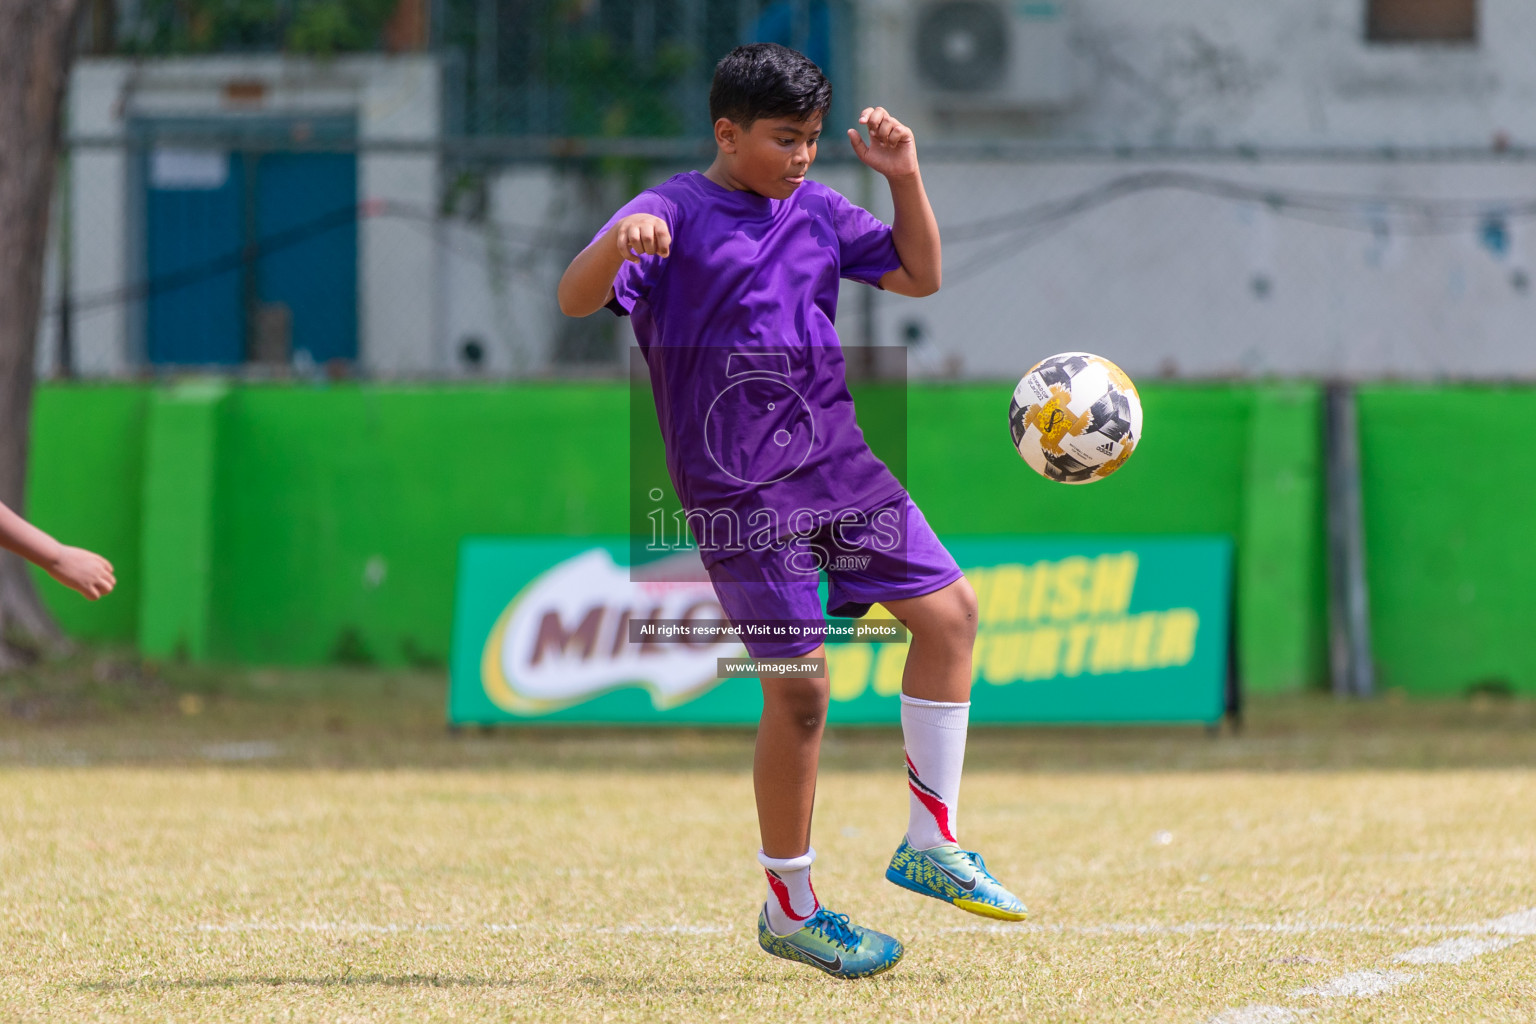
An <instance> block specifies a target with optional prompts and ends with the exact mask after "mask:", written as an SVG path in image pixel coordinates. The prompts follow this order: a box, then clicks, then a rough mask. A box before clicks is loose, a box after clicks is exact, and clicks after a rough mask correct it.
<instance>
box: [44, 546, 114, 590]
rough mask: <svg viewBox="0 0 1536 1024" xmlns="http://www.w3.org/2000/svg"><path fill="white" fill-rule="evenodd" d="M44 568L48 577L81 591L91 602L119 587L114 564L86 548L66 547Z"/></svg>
mask: <svg viewBox="0 0 1536 1024" xmlns="http://www.w3.org/2000/svg"><path fill="white" fill-rule="evenodd" d="M43 568H45V569H47V570H48V575H50V576H52V577H53V578H54V579H56V580H58V581H59V582H60V583H62V584H64V585H65V586H66V587H69V588H70V589H72V590H78V591H80V593H82V594H84V595H85V596H86V598H87V599H88V600H91V601H94V600H96V599H97V598H98V597H105V596H106V595H108V594H110V593H112V588H113V587H115V586H117V577H115V576H113V575H112V563H111V562H109V561H107V560H106V559H105V558H102V557H101V556H100V555H98V554H96V553H94V552H91V551H87V550H85V549H84V548H72V547H68V546H64V547H62V548H61V549H60V550H59V556H58V557H57V558H55V559H54V560H53V562H52V563H50V564H48V565H45V566H44V567H43Z"/></svg>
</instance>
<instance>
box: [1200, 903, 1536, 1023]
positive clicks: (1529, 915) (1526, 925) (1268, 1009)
mask: <svg viewBox="0 0 1536 1024" xmlns="http://www.w3.org/2000/svg"><path fill="white" fill-rule="evenodd" d="M1444 931H1449V932H1459V933H1461V934H1460V935H1458V936H1456V937H1454V938H1449V939H1444V940H1442V941H1440V942H1436V943H1434V944H1433V945H1429V946H1419V947H1418V948H1416V949H1409V950H1405V951H1403V952H1401V953H1397V954H1395V955H1394V956H1393V957H1392V960H1393V961H1394V962H1395V963H1400V964H1417V965H1424V966H1429V965H1433V964H1460V963H1465V962H1467V961H1468V960H1471V959H1473V958H1474V957H1479V956H1482V955H1483V954H1485V953H1496V952H1498V951H1499V950H1501V949H1508V948H1509V947H1510V946H1513V945H1515V944H1516V943H1517V942H1523V941H1525V939H1526V937H1528V936H1532V935H1536V907H1532V908H1531V909H1529V910H1521V911H1517V912H1515V913H1513V914H1506V915H1504V916H1503V917H1496V918H1494V919H1493V920H1491V921H1483V922H1480V923H1478V924H1469V925H1462V926H1460V927H1456V928H1447V929H1444ZM1478 936H1486V937H1484V938H1479V937H1478ZM1421 977H1423V975H1422V974H1413V973H1409V972H1408V971H1393V970H1385V969H1380V968H1378V969H1375V970H1365V971H1352V972H1350V973H1349V974H1343V975H1340V976H1339V977H1337V978H1332V979H1329V980H1328V981H1325V982H1322V983H1321V984H1318V985H1309V986H1308V987H1306V988H1299V989H1297V990H1296V991H1294V992H1292V993H1291V998H1292V999H1368V998H1370V997H1371V996H1377V995H1381V994H1382V993H1384V992H1390V991H1392V990H1393V989H1396V988H1398V987H1400V986H1402V985H1406V984H1408V983H1409V982H1412V981H1417V980H1418V979H1419V978H1421ZM1310 1012H1311V1011H1310V1010H1307V1009H1302V1008H1294V1007H1288V1006H1258V1005H1251V1006H1239V1007H1232V1008H1231V1009H1228V1010H1223V1011H1222V1012H1221V1013H1218V1014H1217V1015H1216V1016H1214V1017H1212V1018H1210V1020H1209V1021H1208V1024H1271V1022H1273V1024H1286V1022H1289V1021H1294V1020H1297V1019H1299V1018H1300V1017H1301V1016H1303V1015H1305V1014H1308V1013H1310Z"/></svg>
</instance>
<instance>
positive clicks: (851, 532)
mask: <svg viewBox="0 0 1536 1024" xmlns="http://www.w3.org/2000/svg"><path fill="white" fill-rule="evenodd" d="M823 572H825V573H826V576H827V584H828V585H827V609H826V614H827V615H831V616H834V617H836V618H855V619H856V618H859V617H861V616H863V615H864V614H865V613H866V612H868V611H869V609H870V606H871V605H874V604H876V603H878V602H880V601H889V600H897V599H899V598H906V597H921V596H922V595H923V594H931V593H933V592H934V591H935V590H941V589H943V588H944V587H947V586H949V585H950V584H951V583H953V582H955V580H958V579H959V578H960V577H961V576H962V575H964V574H963V573H962V572H961V571H960V566H959V565H958V564H957V563H956V562H955V559H954V557H953V556H952V555H951V554H950V553H949V551H948V550H946V549H945V547H944V545H943V544H942V543H940V542H939V538H938V536H937V535H936V534H935V533H934V532H933V527H931V526H929V525H928V520H926V519H924V518H923V513H922V512H921V511H920V510H919V509H918V507H917V506H916V505H915V504H913V503H912V499H911V497H909V496H908V495H907V493H906V492H905V491H903V492H902V493H901V495H900V496H899V497H897V498H895V499H894V500H892V501H891V502H890V503H888V504H886V505H883V506H881V507H880V508H878V509H875V510H874V511H872V512H869V513H867V514H866V515H865V516H863V517H856V518H853V519H848V520H844V521H842V522H838V523H826V524H823V525H822V526H820V527H819V528H817V529H816V530H815V531H814V532H812V533H808V534H802V535H799V536H797V537H795V538H794V539H793V540H792V541H791V542H790V543H788V544H787V545H785V546H783V547H779V548H774V549H767V550H761V551H742V552H738V553H735V554H732V555H728V556H727V557H725V558H722V559H720V560H719V561H717V562H715V563H714V564H713V565H711V566H710V567H709V579H710V582H711V583H713V584H714V587H715V595H716V596H717V597H718V598H719V599H720V607H721V608H723V609H724V610H725V614H726V617H727V618H729V619H730V620H731V622H732V623H734V624H735V625H736V626H737V627H739V628H740V629H741V631H742V637H741V639H742V642H743V643H744V644H746V647H747V653H749V654H750V655H751V656H752V657H754V658H794V657H799V656H801V655H803V654H809V653H810V652H811V651H814V650H815V649H816V648H817V647H819V646H820V645H821V643H822V637H821V636H820V635H816V634H815V630H816V629H818V628H824V624H825V621H826V620H825V616H824V615H823V614H822V609H821V602H820V601H819V600H818V597H817V586H818V584H819V582H820V579H821V574H822V573H823ZM785 624H794V625H796V626H798V627H799V628H800V635H799V636H791V635H786V634H787V633H788V631H787V630H786V629H785V628H784V627H785ZM753 625H756V626H758V627H759V629H760V630H761V631H762V632H759V634H758V635H756V636H754V635H753V630H752V629H751V628H749V627H751V626H753ZM806 634H811V635H806Z"/></svg>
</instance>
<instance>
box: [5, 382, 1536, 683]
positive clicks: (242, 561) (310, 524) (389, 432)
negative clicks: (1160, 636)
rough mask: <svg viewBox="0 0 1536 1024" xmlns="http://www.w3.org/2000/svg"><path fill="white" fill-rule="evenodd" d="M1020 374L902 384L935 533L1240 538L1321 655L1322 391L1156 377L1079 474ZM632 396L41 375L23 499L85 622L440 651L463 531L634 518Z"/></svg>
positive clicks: (1252, 588)
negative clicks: (81, 575)
mask: <svg viewBox="0 0 1536 1024" xmlns="http://www.w3.org/2000/svg"><path fill="white" fill-rule="evenodd" d="M1010 388H1011V385H1010V384H1002V383H991V384H974V383H968V384H964V385H953V386H946V385H922V386H914V387H913V388H912V390H911V394H910V397H909V403H908V410H909V417H910V422H909V427H908V459H907V462H908V473H909V485H910V487H911V490H912V493H913V495H914V496H915V498H916V499H917V501H918V502H919V504H920V505H921V506H922V507H923V508H924V510H925V512H926V513H927V516H928V518H929V520H930V521H931V522H932V523H933V525H934V526H935V528H936V529H937V530H938V531H939V533H940V535H941V536H961V535H996V534H1008V533H1026V534H1091V535H1110V534H1114V535H1125V534H1187V533H1200V534H1210V533H1224V534H1228V535H1231V536H1232V537H1234V538H1235V539H1236V541H1237V550H1238V556H1237V558H1238V561H1237V575H1238V608H1237V610H1238V619H1237V622H1238V633H1239V638H1240V652H1241V668H1242V671H1243V673H1244V677H1245V681H1246V683H1247V685H1248V686H1249V687H1250V688H1251V689H1254V690H1283V689H1291V688H1296V687H1301V686H1304V685H1308V684H1314V683H1317V682H1319V681H1320V680H1321V679H1322V678H1323V674H1324V649H1325V645H1324V625H1325V620H1324V613H1323V609H1324V594H1325V586H1324V570H1323V562H1322V552H1323V543H1322V523H1323V518H1322V506H1321V501H1322V494H1321V489H1320V484H1319V481H1320V479H1321V467H1320V465H1319V462H1318V452H1319V447H1320V442H1319V435H1318V431H1319V424H1320V419H1321V417H1320V406H1319V401H1320V400H1319V394H1318V391H1317V389H1315V388H1313V387H1311V386H1291V385H1275V386H1237V385H1231V386H1227V385H1208V386H1166V385H1154V386H1152V387H1149V388H1147V389H1145V390H1144V391H1143V401H1144V405H1145V411H1146V424H1147V439H1146V441H1145V442H1144V443H1143V445H1142V446H1141V448H1140V449H1139V450H1138V451H1137V453H1136V455H1135V457H1134V458H1132V459H1131V460H1130V462H1129V463H1127V465H1126V466H1125V468H1124V469H1122V470H1121V471H1120V472H1119V473H1117V474H1116V475H1115V476H1114V477H1113V478H1111V479H1109V480H1107V481H1104V482H1102V483H1097V484H1093V485H1089V486H1083V487H1065V486H1061V485H1057V484H1051V483H1048V482H1046V481H1044V480H1042V479H1040V478H1039V477H1037V476H1035V475H1034V474H1033V473H1031V472H1030V471H1029V470H1028V469H1027V468H1026V467H1025V466H1024V465H1023V463H1022V462H1021V461H1020V460H1019V458H1018V456H1017V454H1016V453H1014V452H1013V450H1012V448H1011V446H1010V445H1009V443H1008V435H1007V428H1006V425H1005V420H1006V412H1007V405H1008V396H1009V394H1010ZM1530 400H1532V401H1536V398H1533V399H1530ZM1371 407H1372V406H1371V404H1370V403H1369V402H1367V403H1366V409H1369V408H1371ZM626 414H627V396H626V388H625V385H624V384H623V383H622V382H614V383H584V384H519V385H497V386H485V387H467V386H458V387H450V386H446V385H439V386H423V387H406V386H333V387H321V388H308V387H301V386H230V387H228V388H225V387H223V386H210V385H206V384H184V385H180V386H174V387H171V386H167V387H155V388H151V387H147V386H124V387H91V386H63V385H49V386H45V387H43V388H41V389H40V391H39V393H38V396H37V413H36V419H35V426H34V437H33V454H32V462H31V469H30V486H31V492H30V494H31V497H30V506H29V511H30V514H31V515H32V516H33V518H34V519H36V520H37V522H38V523H39V524H40V525H43V526H44V527H45V528H47V529H49V530H50V531H52V532H54V533H55V534H57V535H58V536H60V537H61V539H64V540H66V541H69V542H74V543H80V544H84V545H86V546H90V547H94V548H96V549H98V550H100V551H102V552H103V553H104V554H106V555H107V556H108V557H109V558H111V559H112V561H113V562H114V564H115V565H116V566H117V568H118V576H119V580H120V581H121V584H120V588H119V590H118V592H117V593H116V594H114V595H113V596H112V597H111V598H109V599H108V600H106V601H103V602H100V603H98V604H96V605H90V604H87V603H86V602H84V601H82V600H80V599H79V598H78V597H76V596H75V595H73V594H70V593H68V592H66V591H64V590H63V589H62V588H60V587H58V586H57V585H56V584H53V583H51V582H45V583H43V584H42V585H43V586H44V590H45V593H46V595H47V600H48V602H49V604H50V606H51V607H52V608H53V609H54V610H55V612H56V613H57V614H58V615H59V618H60V620H61V622H62V623H63V624H64V626H65V627H66V629H68V630H69V631H71V632H72V633H74V634H76V635H79V636H81V637H83V638H86V639H91V640H101V641H109V642H117V643H137V644H138V645H139V646H140V648H141V649H142V650H143V651H144V652H145V653H147V654H150V655H153V656H161V657H169V656H178V655H181V656H187V657H192V658H208V659H213V660H227V661H238V662H248V663H268V664H305V663H317V662H324V661H354V662H375V663H380V664H408V663H422V664H441V663H443V662H445V661H446V659H447V656H448V645H449V636H450V623H451V619H452V611H453V608H452V602H453V586H454V574H455V558H456V554H457V550H458V544H459V540H460V539H461V538H462V537H464V536H466V535H482V536H485V535H489V536H496V535H574V536H586V535H593V534H614V533H622V532H624V530H625V525H626V512H627V509H626V508H625V507H624V498H623V495H624V494H625V493H626V492H625V482H626V480H627V473H628V467H627V420H626ZM1363 419H1365V420H1367V421H1368V420H1369V415H1368V414H1366V412H1365V409H1363ZM1370 508H1371V505H1370V504H1369V503H1368V509H1370ZM1373 565H1374V563H1373ZM1373 581H1376V582H1378V585H1382V584H1383V583H1384V582H1385V581H1384V580H1378V579H1377V578H1376V577H1373ZM1384 611H1385V609H1384ZM1377 621H1378V624H1379V625H1380V626H1381V627H1382V629H1383V630H1384V632H1383V633H1382V634H1381V635H1382V636H1397V635H1399V634H1397V633H1393V632H1391V630H1392V629H1394V628H1396V627H1395V626H1393V625H1391V624H1389V623H1387V622H1386V621H1385V620H1384V619H1383V618H1382V617H1381V616H1380V615H1378V620H1377ZM1407 632H1408V633H1409V634H1411V633H1412V629H1409V630H1408V631H1407ZM1404 685H1410V686H1412V687H1413V688H1416V689H1418V688H1425V687H1427V685H1428V684H1421V683H1420V681H1419V679H1418V677H1415V679H1414V681H1412V682H1405V684H1404ZM1442 685H1443V684H1442ZM1458 685H1460V681H1459V680H1458Z"/></svg>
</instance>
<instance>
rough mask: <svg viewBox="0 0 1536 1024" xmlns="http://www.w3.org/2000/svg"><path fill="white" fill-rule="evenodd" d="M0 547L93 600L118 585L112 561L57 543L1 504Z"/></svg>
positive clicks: (81, 549) (82, 549)
mask: <svg viewBox="0 0 1536 1024" xmlns="http://www.w3.org/2000/svg"><path fill="white" fill-rule="evenodd" d="M0 547H3V548H5V549H6V550H7V551H14V552H15V553H16V554H18V555H20V556H21V557H22V558H25V559H26V560H27V561H29V562H31V563H32V564H33V565H36V566H38V567H39V568H41V569H43V570H44V571H46V572H47V573H48V575H50V576H52V577H53V578H54V579H56V580H58V581H59V582H60V583H62V584H64V585H65V586H66V587H69V588H70V589H72V590H78V591H79V592H80V593H82V594H84V595H85V596H86V597H87V598H89V599H90V600H92V601H94V600H96V599H97V598H98V597H104V596H105V595H107V594H110V593H111V592H112V588H113V587H115V586H117V579H116V577H115V576H113V574H112V563H111V562H108V561H107V560H106V559H105V558H102V557H101V556H100V555H98V554H95V553H93V552H90V551H86V550H85V549H84V548H72V547H70V546H69V545H68V544H60V543H59V542H58V541H56V540H54V539H53V538H52V537H50V536H48V534H46V533H44V532H43V531H42V530H39V529H38V528H37V527H35V526H33V525H32V524H31V523H29V522H27V521H26V520H25V519H23V518H21V516H19V515H17V514H16V513H15V512H12V511H11V510H10V509H9V508H7V507H6V506H5V505H4V504H0Z"/></svg>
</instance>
